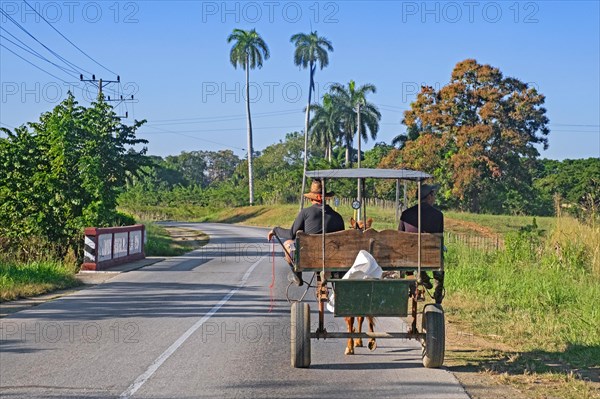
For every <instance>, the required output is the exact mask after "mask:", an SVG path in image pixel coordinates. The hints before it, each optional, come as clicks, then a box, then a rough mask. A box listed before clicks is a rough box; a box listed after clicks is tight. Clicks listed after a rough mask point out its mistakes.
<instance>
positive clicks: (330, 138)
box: [309, 94, 342, 163]
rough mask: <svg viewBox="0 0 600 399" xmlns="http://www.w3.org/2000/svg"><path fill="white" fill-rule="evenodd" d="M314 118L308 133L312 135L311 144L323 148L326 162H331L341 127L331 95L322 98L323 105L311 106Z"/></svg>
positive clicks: (340, 135)
mask: <svg viewBox="0 0 600 399" xmlns="http://www.w3.org/2000/svg"><path fill="white" fill-rule="evenodd" d="M312 109H313V112H314V117H313V119H312V120H311V121H310V126H309V132H310V133H311V134H312V138H313V143H314V144H315V145H317V146H319V147H323V148H325V157H326V158H327V161H328V162H329V163H331V161H332V159H331V158H332V150H333V148H332V147H333V144H335V143H337V142H338V141H339V140H340V139H341V137H342V125H341V123H340V118H339V115H338V109H337V108H336V107H335V106H334V104H333V100H332V98H331V94H325V95H324V96H323V105H320V104H313V105H312Z"/></svg>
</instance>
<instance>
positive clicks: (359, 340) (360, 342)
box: [354, 339, 363, 348]
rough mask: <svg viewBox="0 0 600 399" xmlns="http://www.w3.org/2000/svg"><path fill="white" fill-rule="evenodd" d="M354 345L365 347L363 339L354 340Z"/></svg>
mask: <svg viewBox="0 0 600 399" xmlns="http://www.w3.org/2000/svg"><path fill="white" fill-rule="evenodd" d="M354 346H355V347H358V348H362V347H363V343H362V339H356V340H354Z"/></svg>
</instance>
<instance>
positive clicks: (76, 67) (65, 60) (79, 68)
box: [0, 7, 91, 74]
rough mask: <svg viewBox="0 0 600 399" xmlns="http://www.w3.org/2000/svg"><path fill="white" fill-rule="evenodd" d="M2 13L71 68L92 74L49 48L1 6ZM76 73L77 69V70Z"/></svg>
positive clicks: (0, 11)
mask: <svg viewBox="0 0 600 399" xmlns="http://www.w3.org/2000/svg"><path fill="white" fill-rule="evenodd" d="M0 14H2V15H4V16H5V17H6V18H8V20H9V21H11V22H12V23H13V24H15V25H16V26H17V27H18V28H19V29H21V30H22V31H23V32H25V33H26V34H27V35H28V36H29V37H31V38H32V39H33V40H35V41H36V42H37V43H39V44H40V45H41V46H42V47H44V48H45V49H46V50H48V51H49V52H50V53H51V54H53V55H54V56H55V57H57V58H58V59H59V60H61V61H62V62H64V63H65V64H66V65H67V66H69V67H71V68H74V69H75V70H79V71H83V72H86V73H88V74H91V72H89V71H87V70H86V69H83V68H81V67H80V66H78V65H75V64H74V63H72V62H70V61H69V60H67V59H66V58H64V57H62V56H61V55H60V54H58V53H57V52H55V51H54V50H52V49H51V48H49V47H48V46H46V45H45V44H44V43H42V42H41V41H39V40H38V39H37V38H36V37H35V36H33V35H32V34H31V33H30V32H29V31H28V30H27V29H25V28H24V27H23V26H22V25H21V24H20V23H18V22H17V21H15V19H14V18H13V17H11V16H10V15H9V14H7V13H6V11H4V9H2V8H1V7H0ZM75 73H76V71H75Z"/></svg>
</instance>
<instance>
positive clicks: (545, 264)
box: [445, 236, 600, 371]
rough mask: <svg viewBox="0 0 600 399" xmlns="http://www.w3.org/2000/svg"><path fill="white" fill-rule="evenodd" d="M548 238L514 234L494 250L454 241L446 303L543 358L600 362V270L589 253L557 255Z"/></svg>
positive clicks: (475, 324) (459, 315)
mask: <svg viewBox="0 0 600 399" xmlns="http://www.w3.org/2000/svg"><path fill="white" fill-rule="evenodd" d="M547 244H548V243H547V242H544V241H540V242H536V241H535V239H534V240H533V242H532V241H531V240H530V239H529V238H528V237H517V236H515V238H513V239H512V240H508V241H507V245H506V249H504V250H501V251H497V252H483V251H478V250H474V249H471V248H467V247H464V246H461V245H454V246H449V251H448V253H447V254H446V257H445V265H446V276H447V277H446V288H447V290H448V293H449V296H448V298H447V299H448V300H447V304H446V309H447V311H448V312H449V316H450V317H454V318H455V319H457V320H461V321H463V322H466V323H468V325H470V326H471V327H472V328H473V329H474V330H475V331H476V332H478V333H481V334H484V335H491V336H494V337H500V338H501V339H502V341H503V342H505V343H508V344H510V345H511V346H512V347H514V348H515V349H516V350H517V351H520V352H525V353H530V354H532V356H533V357H534V358H539V359H542V360H541V363H544V360H543V359H546V358H548V359H554V360H556V359H560V361H561V362H567V363H568V364H569V365H571V366H572V367H591V366H594V365H596V366H597V365H599V364H600V308H599V307H598V303H600V276H599V275H598V274H596V273H595V272H594V270H592V265H591V262H590V257H589V254H587V253H586V252H582V251H577V250H573V251H570V252H568V253H565V252H562V253H560V254H558V253H556V252H553V251H552V248H551V247H548V246H547ZM573 245H576V244H573ZM525 358H527V356H525ZM542 366H543V365H541V366H540V367H538V371H540V370H543V367H542Z"/></svg>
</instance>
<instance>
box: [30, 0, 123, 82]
mask: <svg viewBox="0 0 600 399" xmlns="http://www.w3.org/2000/svg"><path fill="white" fill-rule="evenodd" d="M23 2H24V3H25V4H27V5H28V6H29V8H31V9H32V10H33V11H35V13H36V14H37V15H39V16H40V17H41V18H42V19H43V20H44V22H46V23H47V24H48V25H50V27H51V28H52V29H54V30H55V31H56V33H58V34H59V35H61V36H62V37H63V39H65V40H66V41H67V42H69V43H70V44H71V45H72V46H73V47H75V48H76V49H77V50H79V51H80V52H81V53H82V54H83V55H85V56H86V57H87V58H89V59H90V60H92V61H94V62H95V63H96V64H97V65H100V66H101V67H102V68H104V69H106V70H107V71H108V72H110V73H112V74H113V75H117V73H116V72H113V71H111V70H110V69H108V68H107V67H105V66H104V65H102V64H101V63H99V62H98V61H96V60H95V59H94V58H92V57H91V56H90V55H88V54H87V53H86V52H85V51H83V50H82V49H80V48H79V47H78V46H77V45H76V44H75V43H73V42H72V41H70V40H69V39H68V38H67V37H66V36H65V35H63V34H62V33H61V32H60V31H59V30H58V29H56V28H55V27H54V25H52V24H51V23H50V22H48V20H46V18H44V16H43V15H42V14H40V13H39V12H38V11H37V10H36V9H35V8H34V7H32V6H31V5H30V4H29V3H28V2H27V1H26V0H23Z"/></svg>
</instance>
